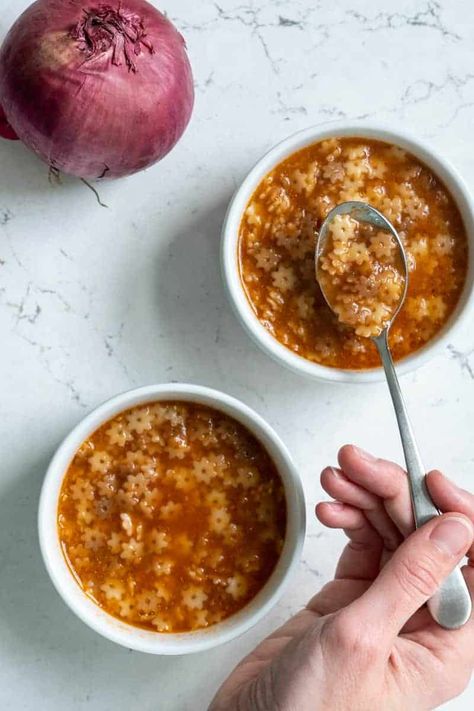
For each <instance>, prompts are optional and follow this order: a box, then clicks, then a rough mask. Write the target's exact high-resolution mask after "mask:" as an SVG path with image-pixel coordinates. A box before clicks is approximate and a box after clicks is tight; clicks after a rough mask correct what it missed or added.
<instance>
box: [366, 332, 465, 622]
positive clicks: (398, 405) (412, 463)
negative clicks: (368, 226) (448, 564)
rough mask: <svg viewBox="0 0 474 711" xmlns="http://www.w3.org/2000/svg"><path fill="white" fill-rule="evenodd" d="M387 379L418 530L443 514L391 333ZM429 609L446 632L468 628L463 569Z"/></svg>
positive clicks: (382, 345)
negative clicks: (432, 487) (396, 362)
mask: <svg viewBox="0 0 474 711" xmlns="http://www.w3.org/2000/svg"><path fill="white" fill-rule="evenodd" d="M374 341H375V345H376V346H377V349H378V352H379V354H380V358H381V360H382V363H383V367H384V370H385V375H386V378H387V383H388V387H389V390H390V395H391V396H392V402H393V407H394V409H395V414H396V416H397V422H398V428H399V430H400V437H401V440H402V446H403V452H404V454H405V462H406V467H407V472H408V481H409V485H410V494H411V501H412V506H413V514H414V518H415V524H416V527H417V528H418V527H419V526H422V525H423V524H424V523H426V522H427V521H430V520H431V519H432V518H433V517H434V516H439V514H440V512H439V510H438V509H437V508H436V506H435V505H434V504H433V501H432V500H431V497H430V495H429V493H428V489H427V488H426V483H425V469H424V467H423V463H422V461H421V457H420V453H419V451H418V447H417V445H416V441H415V436H414V433H413V429H412V426H411V423H410V420H409V418H408V412H407V409H406V406H405V402H404V400H403V396H402V392H401V390H400V385H399V382H398V378H397V374H396V372H395V367H394V364H393V360H392V355H391V353H390V349H389V346H388V332H387V330H385V331H383V332H382V333H381V334H380V336H377V337H376V338H374ZM428 608H429V610H430V612H431V615H432V617H433V618H434V619H435V620H436V622H437V623H438V624H439V625H441V627H445V628H446V629H456V628H458V627H461V626H462V625H464V624H465V623H466V622H467V620H468V619H469V618H470V616H471V608H472V603H471V596H470V594H469V591H468V589H467V585H466V582H465V580H464V577H463V575H462V573H461V570H460V568H459V567H458V568H455V570H454V571H453V572H452V573H451V574H450V575H449V576H448V577H447V578H446V579H445V580H444V581H443V583H442V584H441V586H440V588H439V589H438V591H437V592H436V593H435V595H434V596H433V597H432V598H431V599H430V600H429V601H428Z"/></svg>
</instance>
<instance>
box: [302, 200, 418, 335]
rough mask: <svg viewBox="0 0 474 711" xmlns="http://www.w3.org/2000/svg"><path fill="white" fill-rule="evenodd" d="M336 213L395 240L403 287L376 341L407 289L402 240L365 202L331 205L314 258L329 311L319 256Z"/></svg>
mask: <svg viewBox="0 0 474 711" xmlns="http://www.w3.org/2000/svg"><path fill="white" fill-rule="evenodd" d="M337 215H349V217H351V218H352V219H353V220H355V221H356V222H359V223H362V224H368V225H372V226H373V227H376V228H377V229H378V230H382V231H383V232H388V233H389V234H391V235H392V237H393V238H394V240H395V244H396V247H397V256H398V257H399V265H397V266H401V271H402V276H403V278H404V288H403V291H402V294H401V296H400V300H399V302H398V304H397V307H396V308H395V309H394V311H393V313H392V317H391V319H390V321H389V323H388V324H387V325H386V326H385V328H384V329H383V330H382V333H381V334H380V335H379V336H374V337H373V340H374V341H376V340H377V338H379V339H380V338H385V336H384V331H387V332H388V331H389V329H390V326H391V325H392V323H393V322H394V320H395V319H396V317H397V315H398V313H399V312H400V309H401V308H402V306H403V303H404V301H405V297H406V295H407V291H408V260H407V255H406V252H405V247H404V246H403V243H402V240H401V239H400V235H399V234H398V232H397V231H396V229H395V228H394V226H393V225H392V223H391V222H389V220H387V218H386V217H385V216H384V215H382V213H381V212H379V211H378V210H376V209H375V207H372V206H371V205H368V204H367V203H365V202H358V201H356V200H348V201H347V202H341V203H340V204H339V205H336V207H333V209H332V210H330V211H329V212H328V214H327V216H326V219H325V220H324V222H323V223H322V225H321V228H320V230H319V233H318V239H317V243H316V260H315V262H316V280H317V282H318V284H319V286H320V289H321V292H322V294H323V296H324V299H325V300H326V303H327V304H328V306H329V308H330V309H331V311H334V304H333V303H332V299H331V295H330V294H329V293H328V291H327V290H326V288H325V280H324V279H323V278H322V268H321V257H322V256H323V255H324V253H325V250H326V246H327V240H328V236H329V227H330V225H331V222H332V221H333V219H334V218H335V217H336V216H337Z"/></svg>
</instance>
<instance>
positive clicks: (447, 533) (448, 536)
mask: <svg viewBox="0 0 474 711" xmlns="http://www.w3.org/2000/svg"><path fill="white" fill-rule="evenodd" d="M472 536H473V528H472V525H471V524H470V523H469V522H468V521H466V520H465V519H463V518H444V519H441V521H440V522H439V523H438V524H437V525H436V526H435V528H434V529H433V530H432V531H431V535H430V539H431V540H432V541H433V543H434V544H435V546H436V547H437V548H439V549H440V550H441V551H443V553H447V554H448V555H451V556H457V555H460V554H461V553H462V552H463V551H465V550H467V548H468V546H469V544H470V542H471V541H472Z"/></svg>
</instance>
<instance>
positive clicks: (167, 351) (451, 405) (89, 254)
mask: <svg viewBox="0 0 474 711" xmlns="http://www.w3.org/2000/svg"><path fill="white" fill-rule="evenodd" d="M156 4H157V5H158V3H156ZM27 5H28V0H3V3H2V13H1V15H0V40H1V39H2V38H3V36H4V35H5V33H6V31H7V29H8V27H9V26H10V24H11V23H12V22H13V20H14V19H15V18H16V16H17V15H18V14H19V12H20V11H21V10H22V9H24V8H25V7H26V6H27ZM160 7H161V9H162V10H164V11H166V12H167V14H168V15H169V17H170V18H171V19H172V20H173V21H174V22H175V23H176V25H177V26H178V27H179V28H180V29H181V31H182V32H183V34H184V36H185V38H186V41H187V44H188V48H189V53H190V57H191V61H192V64H193V67H194V72H195V80H196V107H195V113H194V117H193V121H192V123H191V125H190V127H189V129H188V131H187V133H186V134H185V137H184V138H183V140H182V141H181V142H180V143H179V145H178V146H177V148H176V149H175V150H174V151H173V152H172V153H171V154H170V155H169V156H168V157H167V158H166V159H165V160H164V161H163V162H162V163H161V164H159V165H157V166H155V167H153V168H152V169H150V170H148V171H146V172H145V173H142V174H140V175H137V176H134V177H131V178H128V179H126V180H121V181H118V182H114V183H103V184H101V185H100V187H99V192H100V198H101V200H102V202H104V203H105V204H106V205H107V206H108V207H107V208H103V207H100V206H99V205H98V203H97V201H96V198H95V196H94V195H93V193H92V192H91V191H90V190H88V189H87V187H86V186H85V185H83V184H82V183H80V182H78V181H75V180H72V179H69V178H65V179H64V180H63V181H62V183H61V184H59V185H55V184H52V183H50V182H49V181H48V170H47V168H46V167H45V166H44V165H43V164H42V163H40V162H38V161H37V160H36V159H35V157H34V156H33V155H32V154H31V153H29V152H28V151H27V150H26V149H25V148H24V147H23V146H22V145H20V144H18V143H9V142H2V143H0V332H1V333H2V342H1V348H0V364H1V371H0V372H1V373H2V376H3V377H2V412H1V415H0V442H1V445H0V446H1V462H2V465H1V475H0V582H1V584H0V708H1V709H2V710H3V709H4V710H5V711H10V710H12V711H22V710H24V711H33V710H34V709H37V708H38V704H41V708H42V709H45V710H46V711H50V710H51V711H55V709H58V710H59V709H63V708H67V709H70V710H71V711H85V709H87V711H109V710H110V711H112V709H113V710H114V711H121V710H122V709H123V710H125V709H140V710H143V711H157V710H159V711H191V710H193V711H195V710H196V709H205V707H206V704H207V702H208V701H209V699H210V697H211V696H212V694H213V691H214V690H215V688H216V687H217V685H218V683H219V682H220V680H221V679H222V678H223V677H224V676H225V675H226V674H227V673H228V671H229V670H230V669H231V668H232V666H233V665H234V664H235V663H236V661H237V660H238V659H239V658H240V657H241V656H242V655H243V654H244V653H245V652H246V651H248V650H249V649H250V648H251V647H252V646H253V645H254V644H255V643H256V642H257V641H258V640H260V639H261V638H262V637H263V636H264V635H265V634H266V633H267V632H269V631H271V630H272V629H273V628H274V627H275V626H276V625H278V624H279V623H281V622H283V621H284V620H285V619H286V618H287V617H288V616H289V615H290V614H292V613H293V612H295V611H296V610H298V609H299V608H300V606H301V605H303V604H304V602H305V601H306V600H307V599H308V598H309V597H310V596H311V595H312V594H313V593H314V592H315V591H316V590H317V589H318V588H319V587H320V586H321V585H322V584H323V583H324V582H325V581H327V580H328V579H329V578H330V576H331V574H332V572H333V569H334V565H335V561H336V557H337V555H338V553H339V552H340V550H341V546H342V537H341V536H340V535H339V534H338V533H336V532H333V531H327V530H323V529H322V527H321V526H319V525H318V524H317V523H316V521H315V520H314V516H313V506H314V503H315V502H316V501H317V500H318V498H320V497H321V496H322V492H321V490H320V486H319V482H318V474H319V471H320V469H321V468H322V467H323V466H324V465H325V464H326V463H330V462H333V461H334V459H335V454H336V451H337V448H338V447H339V446H340V445H341V444H342V443H344V442H347V441H355V442H357V443H358V444H360V445H361V446H364V447H366V448H369V449H375V450H376V451H377V453H379V454H381V455H383V456H386V457H393V458H395V459H397V460H400V459H401V450H400V446H399V443H398V438H397V431H396V428H395V423H394V419H393V415H392V412H391V409H390V403H389V401H388V396H387V392H386V390H385V387H384V386H383V385H380V386H367V387H366V388H361V387H357V386H354V387H348V386H338V387H336V386H330V385H324V384H312V383H308V382H306V381H304V380H302V379H300V378H298V377H297V376H295V375H293V374H291V373H289V372H286V371H285V370H283V369H282V368H281V367H279V366H278V365H276V364H275V363H273V362H270V361H269V360H268V359H267V358H266V357H265V356H264V355H263V354H262V353H261V352H260V351H258V350H257V349H256V348H255V347H254V346H253V344H252V343H251V342H250V341H249V339H248V338H247V336H246V335H245V333H244V332H243V330H242V329H241V327H240V326H239V324H238V323H237V321H236V320H235V318H234V316H233V315H232V313H231V311H230V308H229V306H228V304H227V303H226V300H225V296H224V292H223V289H222V285H221V281H220V273H219V264H218V250H219V231H220V226H221V223H222V219H223V216H224V212H225V209H226V205H227V203H228V201H229V198H230V196H231V194H232V192H233V191H234V189H235V187H236V186H237V185H238V183H239V182H240V180H241V179H242V178H243V177H244V175H245V174H246V172H247V171H248V170H249V168H250V167H251V166H252V165H253V163H254V162H255V161H256V160H257V159H258V158H259V157H260V156H261V155H262V153H263V152H264V151H265V150H267V149H268V148H269V147H270V146H271V145H272V144H274V143H275V142H277V141H278V140H280V139H282V138H284V137H285V136H287V135H288V134H289V133H291V132H293V131H296V130H298V129H300V128H305V127H307V126H309V125H311V124H321V123H326V122H331V121H333V120H335V119H338V118H348V119H354V118H366V119H368V120H373V121H384V122H389V123H392V124H394V125H395V126H397V125H401V126H404V127H406V128H409V129H410V130H411V131H412V132H414V133H416V134H418V135H419V136H421V137H423V138H425V139H428V140H430V141H431V142H432V143H433V144H434V145H436V146H437V147H438V148H439V149H441V150H442V151H443V152H444V154H445V155H446V156H447V157H448V158H449V159H451V160H452V161H453V162H454V163H455V165H456V166H457V168H458V169H459V170H460V172H461V173H462V174H463V176H464V178H465V180H466V181H467V183H468V185H470V186H471V188H472V189H474V152H473V151H472V150H471V136H472V124H473V121H474V69H473V67H474V44H473V42H472V37H473V30H474V7H473V6H472V3H471V2H470V1H469V0H440V1H439V2H436V1H434V0H427V1H425V0H400V1H399V2H397V3H393V1H390V2H389V0H378V1H377V2H372V1H371V0H338V2H329V0H319V1H318V0H317V1H316V2H314V1H310V0H293V1H292V2H283V1H282V0H259V1H258V2H257V1H255V2H250V1H248V2H238V1H237V0H220V1H219V2H199V3H196V2H191V0H173V2H172V1H171V0H163V2H162V3H161V4H160ZM373 86H376V87H377V91H376V92H374V91H373V88H372V87H373ZM172 380H184V381H193V382H199V383H204V384H207V385H210V386H214V387H217V388H221V389H223V390H226V391H228V392H230V393H231V394H233V395H235V396H237V397H239V398H241V399H242V400H244V401H245V402H247V403H248V404H249V405H251V406H252V407H254V408H255V409H256V410H258V411H259V412H260V413H261V414H262V415H263V416H264V417H265V418H266V419H267V420H268V421H269V422H270V423H271V424H272V425H273V426H274V427H275V428H276V429H277V431H278V432H279V433H280V434H281V436H282V437H283V439H284V440H285V442H286V443H287V445H288V446H289V447H290V449H291V451H292V453H293V456H294V458H295V461H296V463H297V465H298V467H299V469H300V471H301V475H302V478H303V482H304V486H305V492H306V496H307V502H308V518H309V528H308V537H307V541H306V545H305V549H304V555H303V561H302V564H301V566H300V570H299V572H298V574H297V576H296V579H295V580H294V581H293V585H292V586H291V588H290V589H289V590H288V591H287V593H286V595H285V596H284V598H283V599H282V601H281V602H280V604H279V605H278V606H277V607H276V608H275V609H274V610H273V612H272V613H271V614H269V615H268V616H267V618H266V619H265V620H264V621H263V622H262V623H261V624H259V625H258V626H257V627H256V628H255V629H253V630H252V631H251V632H249V633H248V634H246V635H245V636H244V637H242V638H241V639H239V640H236V641H234V642H232V643H230V644H228V645H226V646H225V647H224V648H221V649H217V650H214V651H211V652H208V653H206V654H203V655H200V656H196V657H189V658H185V657H183V658H177V659H166V658H154V657H149V656H146V655H141V654H139V653H132V652H129V651H127V650H125V649H121V648H119V647H116V646H114V645H113V644H111V643H109V642H106V641H105V640H102V639H101V638H99V637H98V636H97V635H95V634H94V633H93V632H92V631H90V630H88V629H87V628H86V627H85V626H84V625H83V624H82V623H81V622H80V621H79V620H77V619H76V618H75V617H74V616H73V615H72V613H70V612H69V611H68V609H66V607H65V606H64V605H63V603H62V602H61V601H60V599H59V597H58V596H57V594H56V593H55V592H54V590H53V589H52V586H51V584H50V583H49V580H48V578H47V575H46V573H45V571H44V569H43V566H42V563H41V561H40V557H39V550H38V545H37V538H36V520H35V517H36V507H37V498H38V492H39V489H40V486H41V481H42V477H43V474H44V471H45V467H46V466H47V463H48V460H49V458H50V457H51V455H52V453H53V451H54V449H55V447H56V446H57V445H58V443H59V442H60V440H61V438H62V437H63V436H64V435H65V434H66V433H67V431H68V430H69V429H70V428H71V427H72V426H73V425H74V424H75V423H76V422H77V421H78V419H80V418H81V417H82V416H83V415H84V414H85V413H86V412H87V411H88V410H89V409H90V408H92V407H94V406H95V405H96V404H98V403H99V402H100V401H101V400H103V399H105V398H108V397H109V396H111V395H113V394H114V393H116V392H118V391H121V390H125V389H127V388H130V387H133V386H135V385H140V384H144V383H150V382H162V381H172ZM473 380H474V343H473V338H472V333H470V332H469V329H467V330H465V331H464V332H461V333H460V334H458V335H457V336H456V340H455V342H454V341H453V342H452V343H451V344H450V345H449V346H448V348H447V349H446V351H445V353H444V354H443V355H442V356H441V357H439V358H437V359H436V361H433V362H432V363H430V364H428V365H427V366H426V367H424V368H423V369H422V370H420V371H418V372H417V373H414V374H412V375H409V376H406V377H405V378H404V379H403V386H404V390H405V392H406V396H407V400H408V404H409V407H410V410H411V413H412V419H413V421H414V425H415V428H416V431H417V435H418V438H419V442H420V447H421V449H422V452H423V457H424V460H425V462H426V465H427V467H435V466H436V467H439V468H442V469H444V470H445V471H447V472H448V473H450V474H451V475H453V476H454V477H455V478H456V479H457V480H458V481H459V482H460V483H461V484H463V485H464V486H465V487H467V488H471V489H472V488H474V486H473V477H472V470H473V467H474V444H473V438H472V422H473V420H474V399H473V397H472V394H473V390H474V382H473ZM204 670H205V672H204ZM473 703H474V686H471V687H470V689H469V690H468V691H466V693H465V694H464V695H463V697H461V698H460V699H457V700H456V701H453V702H451V703H450V704H448V707H447V708H449V709H450V711H461V710H462V709H464V710H466V711H467V709H469V708H472V706H473Z"/></svg>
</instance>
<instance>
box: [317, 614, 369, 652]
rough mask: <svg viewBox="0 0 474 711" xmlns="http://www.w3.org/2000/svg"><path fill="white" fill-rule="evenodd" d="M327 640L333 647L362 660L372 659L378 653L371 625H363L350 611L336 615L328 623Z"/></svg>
mask: <svg viewBox="0 0 474 711" xmlns="http://www.w3.org/2000/svg"><path fill="white" fill-rule="evenodd" d="M326 634H327V641H328V642H329V644H330V646H331V647H332V649H336V650H337V651H338V652H339V653H341V652H342V653H343V654H345V655H347V656H351V657H354V656H355V657H357V658H358V659H359V660H360V661H363V660H364V659H365V660H367V661H370V660H372V659H373V658H374V657H375V656H376V654H377V639H376V636H375V635H374V630H373V628H372V627H371V626H370V625H361V624H360V623H359V621H358V620H357V619H355V618H354V616H353V615H352V614H350V613H345V612H344V611H343V612H341V613H340V614H338V615H335V616H334V617H333V618H332V619H331V620H330V622H329V623H328V629H327V630H326Z"/></svg>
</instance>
